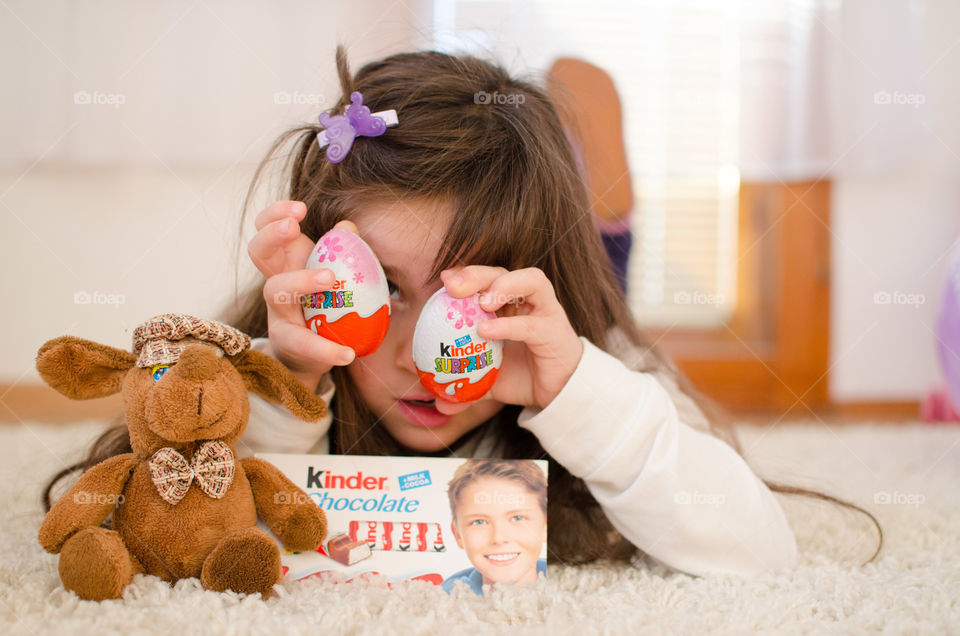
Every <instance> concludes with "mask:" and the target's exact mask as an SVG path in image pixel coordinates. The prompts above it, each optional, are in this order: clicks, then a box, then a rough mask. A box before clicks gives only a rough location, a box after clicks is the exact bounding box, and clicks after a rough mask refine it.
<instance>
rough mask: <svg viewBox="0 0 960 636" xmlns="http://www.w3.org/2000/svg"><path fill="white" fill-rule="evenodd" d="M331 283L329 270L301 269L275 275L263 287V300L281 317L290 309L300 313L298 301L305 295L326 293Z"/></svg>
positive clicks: (331, 276) (331, 274)
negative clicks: (292, 308) (293, 308)
mask: <svg viewBox="0 0 960 636" xmlns="http://www.w3.org/2000/svg"><path fill="white" fill-rule="evenodd" d="M333 282H334V276H333V272H331V271H330V270H329V269H301V270H297V271H293V272H284V273H282V274H275V275H273V276H271V277H270V278H268V279H267V282H266V283H265V284H264V286H263V299H264V300H265V301H267V306H268V307H269V308H271V309H273V310H274V311H279V312H280V313H281V315H286V314H289V313H290V308H291V307H295V308H296V309H297V311H298V312H300V311H302V310H300V306H301V305H300V301H301V298H302V297H303V296H304V295H305V294H312V293H315V292H319V291H326V290H328V289H330V288H331V287H332V286H333Z"/></svg>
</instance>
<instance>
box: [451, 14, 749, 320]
mask: <svg viewBox="0 0 960 636" xmlns="http://www.w3.org/2000/svg"><path fill="white" fill-rule="evenodd" d="M434 8H435V12H434V15H435V24H434V27H435V34H436V35H435V38H436V39H435V43H434V44H435V46H436V47H437V48H439V49H440V50H447V51H451V52H472V53H479V54H481V55H483V54H488V55H489V54H492V55H494V56H495V57H496V58H497V59H498V60H499V61H501V62H503V63H505V64H506V65H507V66H508V68H510V70H511V71H513V72H515V73H521V74H522V73H524V72H526V73H530V72H534V73H537V74H541V73H545V71H546V69H548V68H549V67H550V64H551V63H552V61H553V60H554V59H555V58H557V57H561V56H563V57H578V58H580V59H583V60H585V61H587V62H590V63H592V64H595V65H597V66H599V67H601V68H603V69H604V70H605V71H606V72H607V73H608V74H609V75H610V76H611V77H612V78H613V81H614V83H615V85H616V87H617V91H618V93H619V94H620V97H621V102H622V105H623V111H624V112H623V117H624V137H625V143H626V150H627V158H628V162H629V165H630V172H631V178H632V180H633V185H634V196H635V205H634V209H633V211H632V213H631V215H630V223H631V228H632V232H633V239H634V244H633V248H632V250H631V257H630V264H629V270H628V300H629V302H630V305H631V308H632V310H633V312H634V314H635V315H636V317H637V319H638V321H639V322H640V323H641V324H644V325H648V326H654V325H658V326H704V327H707V326H713V325H719V324H721V323H722V322H723V321H725V320H726V319H727V318H728V317H729V315H730V313H731V312H732V310H733V307H734V305H735V303H736V271H737V267H736V265H737V258H736V254H737V231H736V229H737V228H736V223H737V207H738V190H739V173H738V170H737V167H736V166H737V159H738V150H739V149H738V138H739V137H738V135H739V106H740V104H739V88H740V86H739V39H738V35H739V33H738V21H739V8H738V3H736V2H730V3H727V2H724V3H717V2H714V1H712V0H686V1H680V2H664V1H653V0H640V1H636V2H630V3H627V2H611V1H609V0H607V1H595V2H589V3H584V2H580V1H573V0H550V1H549V2H546V1H543V0H532V1H530V2H523V3H511V2H492V1H486V0H474V1H467V0H459V1H458V0H436V2H435V7H434Z"/></svg>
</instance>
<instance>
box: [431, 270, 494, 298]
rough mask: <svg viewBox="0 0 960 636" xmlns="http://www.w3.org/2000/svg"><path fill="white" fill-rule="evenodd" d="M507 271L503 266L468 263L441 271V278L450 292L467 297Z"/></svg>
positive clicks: (454, 295) (484, 287)
mask: <svg viewBox="0 0 960 636" xmlns="http://www.w3.org/2000/svg"><path fill="white" fill-rule="evenodd" d="M507 273H508V271H507V270H506V269H504V268H503V267H490V266H488V265H468V266H466V267H458V268H454V269H446V270H444V271H442V272H440V280H442V281H443V286H444V287H445V288H446V290H447V293H448V294H450V295H451V296H453V297H454V298H466V297H467V296H470V295H472V294H476V293H477V292H478V291H481V290H483V289H486V288H487V287H489V286H490V283H492V282H493V281H494V280H496V279H497V278H498V277H499V276H503V275H504V274H507Z"/></svg>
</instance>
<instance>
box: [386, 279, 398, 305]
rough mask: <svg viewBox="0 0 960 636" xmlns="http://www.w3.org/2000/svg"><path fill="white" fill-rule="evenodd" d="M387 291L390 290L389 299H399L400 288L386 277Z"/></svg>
mask: <svg viewBox="0 0 960 636" xmlns="http://www.w3.org/2000/svg"><path fill="white" fill-rule="evenodd" d="M387 291H389V292H390V300H393V301H397V300H400V289H399V288H398V287H397V286H396V285H395V284H394V283H393V281H392V280H390V279H389V278H388V279H387Z"/></svg>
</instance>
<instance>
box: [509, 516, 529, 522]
mask: <svg viewBox="0 0 960 636" xmlns="http://www.w3.org/2000/svg"><path fill="white" fill-rule="evenodd" d="M512 519H513V520H514V521H526V520H527V517H526V515H513V517H512Z"/></svg>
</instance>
